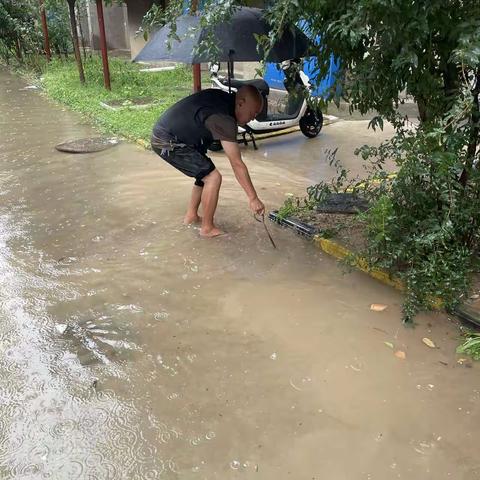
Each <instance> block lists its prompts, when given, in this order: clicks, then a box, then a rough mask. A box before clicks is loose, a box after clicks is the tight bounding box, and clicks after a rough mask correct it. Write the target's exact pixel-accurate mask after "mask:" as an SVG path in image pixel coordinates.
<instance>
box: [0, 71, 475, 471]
mask: <svg viewBox="0 0 480 480" xmlns="http://www.w3.org/2000/svg"><path fill="white" fill-rule="evenodd" d="M23 86H24V84H23V83H22V82H21V81H20V80H19V79H17V78H16V77H13V76H11V75H9V74H7V73H6V72H5V71H0V112H1V116H0V166H1V167H0V198H1V203H0V244H1V248H0V278H1V284H0V285H1V288H0V478H2V479H44V478H51V479H155V478H165V479H187V480H190V479H202V480H212V479H236V478H245V479H255V478H259V479H262V480H273V479H275V480H283V479H289V478H292V479H296V480H298V479H305V480H312V479H317V480H318V479H335V480H342V479H345V480H347V479H348V480H352V479H362V480H363V479H364V480H367V479H368V480H370V479H372V480H373V479H381V480H386V479H397V478H405V479H430V478H431V479H465V480H470V479H477V478H480V460H479V459H478V452H477V444H478V440H479V439H480V421H479V420H480V418H479V417H480V381H479V375H478V367H477V366H476V365H474V366H473V368H466V367H465V364H463V365H460V364H458V363H457V359H458V356H457V355H455V347H456V345H457V343H458V330H457V329H456V328H455V326H454V325H453V323H452V322H451V321H450V320H449V319H448V318H447V317H446V316H445V315H443V314H430V315H421V316H419V317H418V319H417V321H418V326H417V327H416V328H415V329H406V328H404V327H403V326H402V325H401V322H400V314H401V296H400V295H399V294H398V293H397V292H395V291H393V290H392V289H390V288H389V287H385V286H383V285H380V284H378V283H377V282H376V281H374V280H372V279H370V278H369V277H367V276H365V275H362V274H360V273H356V272H354V273H351V274H348V275H344V273H343V271H342V269H341V267H339V266H338V265H337V263H336V262H335V261H334V260H332V259H331V258H329V257H327V256H325V255H323V254H322V253H321V252H319V251H317V250H315V249H314V248H313V246H312V245H311V244H309V243H307V242H306V241H305V240H304V239H302V238H299V237H297V236H295V235H294V234H293V233H292V232H290V231H287V230H282V229H280V228H279V227H276V226H274V225H271V226H270V230H271V231H272V234H273V236H274V238H275V241H276V243H277V245H278V250H273V249H272V247H271V245H270V243H269V241H268V238H267V237H266V236H265V232H264V230H263V226H262V225H261V224H258V223H257V222H255V221H253V219H252V217H251V215H250V214H249V212H248V208H247V202H246V199H245V197H244V194H243V193H242V191H241V189H240V187H239V186H238V185H237V184H236V182H235V181H234V178H233V175H232V173H231V170H230V169H229V167H228V164H227V163H228V161H227V160H226V159H225V158H223V157H222V155H221V154H216V155H214V156H213V157H214V161H215V162H216V164H217V166H218V168H219V169H220V170H221V171H222V173H223V175H224V184H223V186H222V192H221V198H220V204H219V211H218V223H219V226H220V227H221V228H224V229H226V230H227V231H228V232H229V236H228V237H224V238H218V239H214V240H205V239H200V238H199V235H198V230H197V229H195V228H187V227H183V226H182V225H181V218H182V216H183V213H184V208H185V204H186V200H187V198H188V196H189V191H190V187H191V183H192V182H191V181H190V180H189V179H187V178H186V177H183V176H182V175H180V174H177V172H176V171H175V170H173V169H172V168H171V167H169V166H168V165H166V164H165V163H163V162H162V161H160V160H159V159H158V157H156V156H155V155H154V154H153V153H151V152H147V151H144V150H142V149H140V148H139V147H137V146H135V145H132V144H128V143H123V144H121V145H119V146H117V147H114V148H112V149H109V150H106V151H103V152H99V153H94V154H85V155H74V154H65V153H60V152H58V151H56V150H55V149H54V146H55V144H57V143H59V142H61V141H65V140H69V139H74V138H83V137H87V136H90V135H93V136H95V135H97V132H95V131H94V130H93V129H92V128H91V127H90V126H88V125H87V124H86V123H85V122H84V121H82V119H81V118H80V117H79V116H77V115H75V114H73V113H70V112H68V111H65V110H64V109H62V108H61V107H60V106H56V105H54V104H52V103H50V102H48V101H47V100H45V99H44V98H42V97H41V96H40V95H39V94H38V92H34V91H29V90H21V88H22V87H23ZM367 123H368V121H357V122H346V121H340V122H337V123H335V124H332V125H330V126H327V127H325V129H324V130H323V131H322V133H321V134H320V135H319V137H318V138H317V139H315V140H307V139H306V138H304V137H303V136H302V135H301V134H292V135H291V136H288V137H280V138H276V139H271V140H266V141H262V142H261V143H260V149H259V151H258V152H253V150H251V148H249V149H247V150H244V153H245V160H246V162H247V164H248V166H249V168H250V170H251V173H252V177H253V179H254V183H255V185H256V186H257V189H258V192H259V194H260V196H261V198H262V199H263V200H264V201H265V202H266V204H267V207H268V208H275V207H277V206H278V205H279V204H280V203H281V202H282V201H283V199H284V198H285V194H286V193H294V194H302V193H303V192H304V191H305V187H306V186H307V185H309V184H311V183H312V182H314V181H317V180H318V179H322V178H323V179H325V178H328V177H329V176H331V175H332V174H333V170H332V168H331V167H330V166H329V165H328V164H327V163H326V162H325V158H326V155H325V149H328V148H336V147H337V146H338V147H340V148H339V152H338V155H339V157H340V159H341V160H342V161H343V162H344V163H345V164H346V165H347V166H348V167H349V168H350V169H351V170H352V171H354V172H358V173H361V172H362V171H363V169H362V165H361V163H360V160H359V159H357V158H355V157H354V156H353V155H352V148H353V147H354V146H358V145H360V144H362V143H364V142H366V141H379V139H380V135H377V136H375V138H373V139H372V134H371V133H369V132H367V130H366V125H367ZM387 134H388V131H387V132H385V133H384V134H382V135H387ZM372 303H382V304H386V305H388V308H387V310H385V311H383V312H373V311H371V310H370V304H372ZM423 337H428V338H430V339H432V340H433V341H434V342H435V344H436V345H437V347H438V348H435V349H430V348H428V347H427V346H426V345H425V344H424V343H422V338H423ZM385 342H390V343H391V344H392V345H393V346H394V348H393V349H391V348H390V347H389V346H388V345H386V344H385ZM397 350H400V351H403V352H405V354H406V358H405V359H400V358H398V357H396V356H395V355H394V352H395V351H397Z"/></svg>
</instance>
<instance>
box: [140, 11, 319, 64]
mask: <svg viewBox="0 0 480 480" xmlns="http://www.w3.org/2000/svg"><path fill="white" fill-rule="evenodd" d="M199 23H200V17H199V16H196V15H181V16H180V17H178V19H177V22H176V35H178V37H180V39H181V42H178V41H177V40H174V39H169V34H170V32H171V29H170V26H169V25H165V26H164V27H162V28H160V29H159V30H157V31H156V32H155V33H154V34H153V35H152V37H151V38H150V40H149V41H148V43H147V44H146V45H145V47H143V49H142V50H141V52H140V53H139V54H138V55H137V56H136V57H135V59H134V61H135V62H149V61H150V62H152V61H159V60H170V61H174V62H182V63H191V64H195V63H204V62H209V61H219V62H221V61H228V62H254V61H260V60H263V52H262V50H261V49H260V52H259V51H258V50H257V45H258V44H257V40H256V38H255V35H267V36H268V34H269V33H270V31H271V27H270V25H269V24H268V22H267V21H266V20H265V18H264V17H263V11H262V10H260V9H258V8H248V7H241V8H239V9H237V10H236V11H235V13H234V14H233V16H232V17H231V19H230V20H229V21H228V22H226V23H222V24H219V25H217V26H216V27H215V29H214V36H215V38H216V42H217V46H218V48H219V49H220V54H219V55H217V56H216V57H215V58H210V57H209V55H208V53H206V52H203V53H201V54H198V53H197V51H196V50H197V49H196V48H195V47H197V46H198V45H199V44H200V43H201V42H202V40H204V39H205V38H206V37H207V32H206V31H205V29H204V28H203V27H200V28H199ZM169 41H170V44H171V48H168V43H169ZM309 46H310V40H309V39H308V37H307V36H306V35H305V34H304V33H303V32H302V31H301V30H299V29H298V28H297V27H295V26H292V28H290V29H286V30H285V31H284V32H283V34H282V36H281V37H280V38H279V39H278V41H277V42H276V43H275V45H274V46H273V48H272V49H271V50H270V52H269V54H268V56H267V60H268V61H270V62H275V63H279V62H283V61H284V60H289V59H292V58H297V57H303V56H305V54H306V52H307V50H308V48H309Z"/></svg>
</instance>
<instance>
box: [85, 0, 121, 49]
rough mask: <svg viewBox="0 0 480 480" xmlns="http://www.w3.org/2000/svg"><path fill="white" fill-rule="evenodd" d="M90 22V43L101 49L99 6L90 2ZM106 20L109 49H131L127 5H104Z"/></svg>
mask: <svg viewBox="0 0 480 480" xmlns="http://www.w3.org/2000/svg"><path fill="white" fill-rule="evenodd" d="M87 14H88V23H89V31H90V45H92V48H93V49H94V50H100V33H99V29H98V17H97V7H96V5H95V3H89V4H88V11H87ZM103 16H104V21H105V35H106V37H107V48H108V49H109V50H129V49H130V39H129V36H128V25H127V24H128V17H127V7H126V6H125V5H112V6H110V7H106V6H104V7H103Z"/></svg>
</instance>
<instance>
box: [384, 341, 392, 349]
mask: <svg viewBox="0 0 480 480" xmlns="http://www.w3.org/2000/svg"><path fill="white" fill-rule="evenodd" d="M383 343H384V344H385V345H386V346H387V347H389V348H391V349H393V343H391V342H383Z"/></svg>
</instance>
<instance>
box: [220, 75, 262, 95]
mask: <svg viewBox="0 0 480 480" xmlns="http://www.w3.org/2000/svg"><path fill="white" fill-rule="evenodd" d="M222 83H223V84H224V85H226V86H227V87H228V79H227V78H225V79H222ZM230 85H231V86H232V87H233V88H237V89H238V88H240V87H243V86H244V85H253V86H254V87H257V88H258V90H259V91H260V93H261V94H262V95H263V96H267V95H268V94H269V93H270V87H269V86H268V83H267V82H266V81H265V80H264V79H263V78H254V79H252V80H237V79H236V78H232V79H230Z"/></svg>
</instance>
